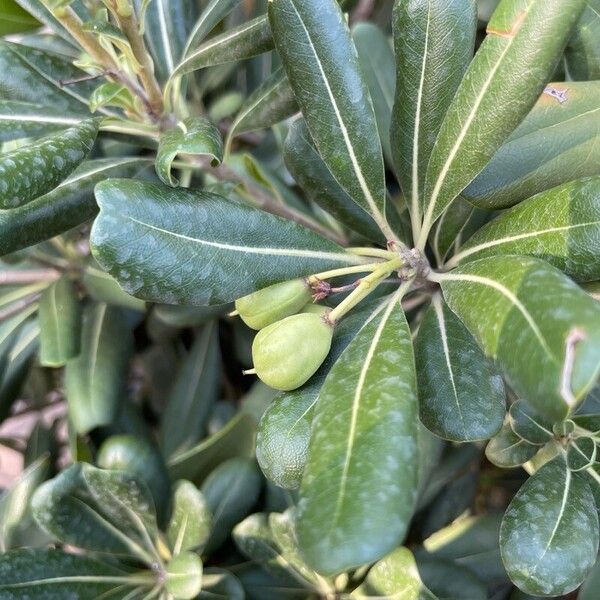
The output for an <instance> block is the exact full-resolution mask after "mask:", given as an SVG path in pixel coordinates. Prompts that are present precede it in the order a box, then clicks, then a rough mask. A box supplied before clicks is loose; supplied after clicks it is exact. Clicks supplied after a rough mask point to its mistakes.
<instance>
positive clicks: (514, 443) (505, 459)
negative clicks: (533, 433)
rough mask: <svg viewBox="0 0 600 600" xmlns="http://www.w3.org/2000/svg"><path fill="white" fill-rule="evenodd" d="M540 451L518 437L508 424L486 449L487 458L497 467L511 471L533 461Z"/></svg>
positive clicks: (535, 446) (537, 447)
mask: <svg viewBox="0 0 600 600" xmlns="http://www.w3.org/2000/svg"><path fill="white" fill-rule="evenodd" d="M539 449H540V448H539V446H537V445H534V444H531V443H530V442H528V441H527V440H525V439H523V438H522V437H520V436H518V435H517V434H516V433H515V432H514V431H513V429H512V428H511V426H510V425H509V424H508V423H507V424H505V425H504V426H503V427H502V429H501V430H500V431H499V432H498V433H497V434H496V435H495V436H494V437H493V438H492V439H491V440H490V441H489V443H488V445H487V446H486V447H485V456H486V457H487V459H488V460H489V461H490V462H491V463H492V464H494V465H496V466H497V467H501V468H503V469H510V468H511V467H518V466H520V465H523V464H525V463H526V462H527V461H529V460H531V459H532V458H533V457H534V456H535V455H536V454H537V452H538V450H539Z"/></svg>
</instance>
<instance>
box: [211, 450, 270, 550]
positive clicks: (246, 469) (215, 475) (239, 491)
mask: <svg viewBox="0 0 600 600" xmlns="http://www.w3.org/2000/svg"><path fill="white" fill-rule="evenodd" d="M261 488H262V479H261V477H260V472H259V470H258V468H257V466H256V463H255V462H254V460H252V459H249V458H232V459H230V460H227V461H225V462H224V463H222V464H221V465H219V466H218V467H217V468H216V469H215V470H214V471H213V472H212V473H211V474H210V475H209V476H208V477H207V478H206V480H205V481H204V483H203V484H202V488H201V491H202V495H203V496H204V498H206V504H207V506H208V508H209V510H210V511H211V513H212V515H213V519H212V531H211V535H210V540H209V542H208V547H207V552H208V553H210V552H212V551H214V550H216V549H218V548H219V547H220V546H221V545H222V544H223V542H224V541H225V540H226V539H227V536H228V535H229V533H230V532H231V530H232V528H233V527H234V525H235V524H236V523H239V522H240V521H241V520H242V519H243V518H244V517H246V516H247V515H248V514H249V513H250V511H251V510H252V507H253V506H254V504H255V503H256V501H257V500H258V495H259V494H260V491H261Z"/></svg>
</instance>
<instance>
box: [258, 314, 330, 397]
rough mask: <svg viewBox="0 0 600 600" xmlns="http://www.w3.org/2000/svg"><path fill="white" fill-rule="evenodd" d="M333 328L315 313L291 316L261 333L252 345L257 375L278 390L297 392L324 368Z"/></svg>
mask: <svg viewBox="0 0 600 600" xmlns="http://www.w3.org/2000/svg"><path fill="white" fill-rule="evenodd" d="M332 337H333V326H332V325H330V324H329V323H326V322H325V320H324V319H323V318H322V317H321V316H319V315H315V314H312V313H301V314H298V315H292V316H291V317H287V318H286V319H282V320H281V321H277V323H273V324H272V325H269V326H268V327H265V328H264V329H261V330H260V331H259V332H258V334H257V335H256V337H255V338H254V343H253V344H252V358H253V360H254V368H255V369H256V374H257V375H258V376H259V377H260V378H261V379H262V380H263V381H264V382H265V383H266V384H267V385H269V386H271V387H272V388H275V389H277V390H282V391H289V390H295V389H296V388H298V387H300V386H301V385H302V384H303V383H306V382H307V381H308V380H309V379H310V378H311V377H312V376H313V375H314V374H315V372H316V370H317V369H318V368H319V367H320V366H321V364H322V363H323V361H324V360H325V358H326V357H327V355H328V354H329V350H330V348H331V339H332Z"/></svg>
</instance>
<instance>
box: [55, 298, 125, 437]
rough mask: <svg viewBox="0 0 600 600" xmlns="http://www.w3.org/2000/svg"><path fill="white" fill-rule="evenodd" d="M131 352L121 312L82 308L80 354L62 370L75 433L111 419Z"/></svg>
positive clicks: (102, 306)
mask: <svg viewBox="0 0 600 600" xmlns="http://www.w3.org/2000/svg"><path fill="white" fill-rule="evenodd" d="M132 350H133V340H132V335H131V329H130V327H129V324H128V322H127V319H126V317H125V315H124V313H123V312H122V310H121V309H119V308H117V307H111V306H107V305H106V304H91V305H89V306H87V307H86V309H85V311H84V317H83V328H82V332H81V353H80V354H79V356H78V357H77V358H75V359H73V360H71V361H69V362H68V363H67V367H66V369H65V387H66V393H67V404H68V407H69V417H70V419H71V421H72V423H73V426H74V427H75V429H76V430H77V432H78V433H79V434H84V433H87V432H89V431H90V430H92V429H94V428H95V427H99V426H101V425H109V424H110V423H111V422H112V421H113V420H114V419H115V417H116V415H117V412H118V407H119V404H120V402H121V399H122V396H123V394H124V391H125V383H126V377H127V370H128V365H129V359H130V358H131V354H132Z"/></svg>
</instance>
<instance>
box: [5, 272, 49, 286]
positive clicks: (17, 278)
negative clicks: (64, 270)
mask: <svg viewBox="0 0 600 600" xmlns="http://www.w3.org/2000/svg"><path fill="white" fill-rule="evenodd" d="M59 277H60V273H59V272H58V271H56V270H55V269H37V270H36V269H30V270H27V271H0V285H12V284H19V283H37V282H38V281H55V280H56V279H58V278H59Z"/></svg>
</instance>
